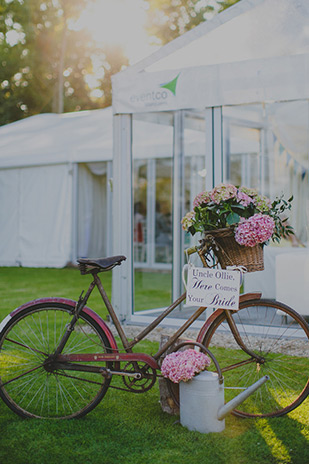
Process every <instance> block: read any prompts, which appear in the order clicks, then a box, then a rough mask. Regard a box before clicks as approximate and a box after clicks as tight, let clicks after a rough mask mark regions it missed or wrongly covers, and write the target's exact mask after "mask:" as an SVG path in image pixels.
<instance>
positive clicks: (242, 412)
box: [200, 299, 309, 417]
mask: <svg viewBox="0 0 309 464" xmlns="http://www.w3.org/2000/svg"><path fill="white" fill-rule="evenodd" d="M232 317H233V320H234V322H235V324H236V326H237V329H238V331H239V333H240V335H241V338H242V341H243V343H244V344H245V346H246V347H247V348H248V349H249V350H251V352H253V353H255V354H256V355H257V356H258V358H259V360H257V359H256V358H254V357H252V356H250V355H248V354H246V353H245V352H244V351H243V350H242V349H240V347H239V345H238V344H237V343H236V341H235V338H234V336H233V335H232V333H231V331H230V328H229V325H228V323H227V320H226V316H225V313H222V314H220V315H219V316H218V317H217V318H216V319H215V320H214V321H213V323H212V325H211V326H210V327H209V329H208V331H207V332H206V334H205V336H204V338H203V340H200V341H201V342H202V343H203V344H204V345H205V346H206V347H207V348H209V349H210V350H211V351H212V352H213V353H214V355H215V357H216V358H217V360H218V362H219V365H220V367H221V369H222V371H223V375H224V383H225V399H226V402H228V401H230V400H231V399H232V398H234V397H235V396H237V395H238V394H239V393H240V392H241V391H242V390H243V389H245V388H247V387H248V386H250V385H252V384H253V383H254V382H256V381H257V380H258V379H259V378H261V377H263V376H264V375H267V376H269V380H268V381H267V382H266V383H265V384H264V385H262V387H260V388H259V389H258V390H256V392H255V393H253V394H252V395H250V396H249V398H248V399H246V400H245V401H244V402H243V403H241V404H240V406H238V408H237V409H236V410H234V411H233V412H234V414H236V415H238V416H242V417H272V416H282V415H284V414H286V413H288V412H290V411H292V410H293V409H294V408H296V407H297V406H299V405H300V404H301V403H302V401H304V399H305V398H306V396H307V395H308V393H309V380H308V376H309V328H308V324H307V323H306V322H305V320H304V319H303V318H302V317H301V316H300V315H299V314H297V313H296V312H295V311H294V310H293V309H291V308H289V307H288V306H286V305H284V304H281V303H278V302H276V301H273V300H263V299H261V300H252V301H247V302H244V303H242V304H240V309H239V310H238V311H236V312H234V313H232Z"/></svg>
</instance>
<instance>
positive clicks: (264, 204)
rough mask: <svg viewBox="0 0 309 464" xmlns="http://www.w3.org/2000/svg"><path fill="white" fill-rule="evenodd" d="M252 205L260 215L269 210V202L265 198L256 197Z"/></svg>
mask: <svg viewBox="0 0 309 464" xmlns="http://www.w3.org/2000/svg"><path fill="white" fill-rule="evenodd" d="M254 204H255V206H256V208H257V209H258V210H259V211H260V212H261V213H265V212H268V211H270V209H271V200H270V199H269V198H268V197H265V196H260V195H257V196H256V197H255V198H254Z"/></svg>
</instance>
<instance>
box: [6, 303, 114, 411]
mask: <svg viewBox="0 0 309 464" xmlns="http://www.w3.org/2000/svg"><path fill="white" fill-rule="evenodd" d="M71 320H72V307H70V306H68V305H65V304H63V303H57V302H51V303H41V304H37V305H35V304H34V305H33V306H30V307H28V308H27V309H25V310H24V311H21V312H20V313H18V314H17V315H16V316H14V317H13V318H12V319H11V321H10V322H9V323H8V324H7V326H6V327H5V328H4V330H3V332H2V335H1V339H0V396H1V398H2V399H3V401H4V402H5V403H6V404H7V405H8V406H9V407H10V408H11V409H12V410H13V411H14V412H15V413H17V414H19V415H20V416H22V417H35V418H43V419H44V418H48V419H70V418H76V417H81V416H84V415H85V414H87V413H88V412H89V411H91V410H92V409H93V408H94V407H95V406H96V405H97V404H98V403H99V402H100V401H101V399H102V398H103V396H104V395H105V393H106V391H107V389H108V386H109V384H110V379H107V378H104V377H103V376H101V375H99V374H97V373H91V372H81V371H75V370H73V371H72V370H65V368H63V369H55V370H52V369H50V368H48V363H46V360H47V358H48V357H49V356H50V355H52V354H53V353H54V351H55V348H56V347H57V346H58V344H59V341H60V340H61V338H62V336H63V334H64V332H65V329H66V325H67V324H68V323H69V322H70V321H71ZM110 351H111V347H110V343H109V341H108V339H107V337H106V335H105V333H104V331H103V330H102V329H101V327H99V326H98V324H97V323H96V322H95V321H94V320H93V319H92V318H91V317H90V316H89V315H88V314H86V313H84V312H81V315H80V318H79V320H78V322H77V324H76V325H75V328H74V331H73V332H72V333H71V335H70V338H69V340H68V342H67V344H66V346H65V348H64V350H63V354H73V353H78V354H82V353H102V352H110ZM83 364H85V363H83ZM105 367H107V366H105Z"/></svg>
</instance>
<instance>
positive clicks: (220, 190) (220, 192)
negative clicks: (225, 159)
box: [210, 184, 237, 204]
mask: <svg viewBox="0 0 309 464" xmlns="http://www.w3.org/2000/svg"><path fill="white" fill-rule="evenodd" d="M210 197H211V199H212V201H213V202H214V203H217V204H219V203H220V202H221V201H225V200H229V199H230V198H237V188H236V187H235V186H234V185H232V184H220V185H218V186H217V187H215V188H213V189H212V191H211V192H210Z"/></svg>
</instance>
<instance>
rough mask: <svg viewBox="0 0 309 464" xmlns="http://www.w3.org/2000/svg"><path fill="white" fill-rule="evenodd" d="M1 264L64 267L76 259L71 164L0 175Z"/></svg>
mask: <svg viewBox="0 0 309 464" xmlns="http://www.w3.org/2000/svg"><path fill="white" fill-rule="evenodd" d="M0 198H1V199H2V201H1V205H2V206H1V214H0V230H1V237H2V240H1V241H0V265H2V266H16V265H20V266H25V267H62V266H65V265H66V264H67V262H68V261H69V260H70V258H71V235H72V234H71V230H72V172H71V170H70V169H69V167H68V166H67V165H54V166H35V167H29V168H17V169H4V170H1V171H0Z"/></svg>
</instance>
